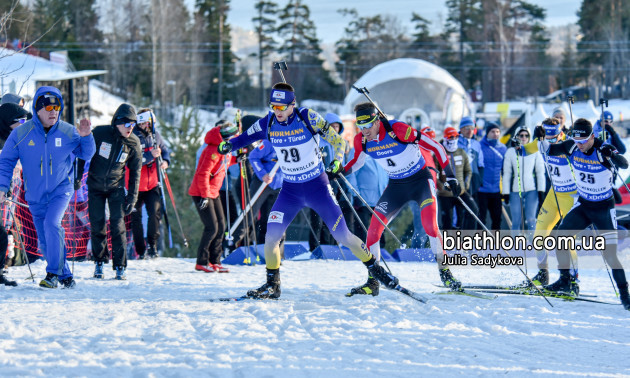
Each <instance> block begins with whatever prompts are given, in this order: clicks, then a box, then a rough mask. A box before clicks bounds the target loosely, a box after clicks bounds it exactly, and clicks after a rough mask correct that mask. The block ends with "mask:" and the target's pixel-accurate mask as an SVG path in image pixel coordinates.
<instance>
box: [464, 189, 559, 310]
mask: <svg viewBox="0 0 630 378" xmlns="http://www.w3.org/2000/svg"><path fill="white" fill-rule="evenodd" d="M455 198H457V199H458V200H459V202H460V203H461V204H462V206H464V209H466V210H468V212H469V213H470V215H472V216H473V218H475V220H476V221H477V223H479V224H480V225H481V227H483V229H484V230H485V231H486V232H487V233H488V234H490V230H488V227H486V225H485V224H483V222H482V221H481V220H480V219H479V218H478V217H477V215H476V214H475V213H474V212H473V211H472V210H471V209H470V207H468V205H466V202H464V200H463V199H461V198H460V197H459V196H456V197H455ZM503 252H505V254H506V255H508V257H512V256H511V255H510V253H509V252H507V251H503ZM516 267H517V268H518V270H520V271H521V273H523V275H524V276H525V278H527V282H528V283H529V285H530V286H533V287H534V288H535V289H536V291H538V293H539V294H540V295H541V296H542V297H543V298H545V301H547V303H549V306H551V307H553V305H552V304H551V302H549V299H547V297H546V296H545V294H544V293H543V292H542V291H541V290H540V289H539V288H538V286H536V285H534V283H533V282H532V280H531V278H529V276H528V275H527V273H525V272H524V271H523V269H521V267H520V266H519V265H516Z"/></svg>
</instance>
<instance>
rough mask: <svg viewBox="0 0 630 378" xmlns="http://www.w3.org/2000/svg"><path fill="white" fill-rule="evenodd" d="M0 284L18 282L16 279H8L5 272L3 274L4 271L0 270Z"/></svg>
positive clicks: (12, 284)
mask: <svg viewBox="0 0 630 378" xmlns="http://www.w3.org/2000/svg"><path fill="white" fill-rule="evenodd" d="M0 285H5V286H17V282H15V281H10V280H9V279H7V278H6V277H5V276H4V274H2V272H1V271H0Z"/></svg>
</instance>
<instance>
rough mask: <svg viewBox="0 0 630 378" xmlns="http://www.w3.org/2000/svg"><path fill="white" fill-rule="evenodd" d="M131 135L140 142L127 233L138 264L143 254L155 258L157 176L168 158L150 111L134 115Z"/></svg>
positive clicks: (159, 192)
mask: <svg viewBox="0 0 630 378" xmlns="http://www.w3.org/2000/svg"><path fill="white" fill-rule="evenodd" d="M133 133H134V135H135V136H137V137H138V140H139V141H140V148H141V150H142V169H141V171H140V187H139V189H138V201H137V202H136V206H135V209H134V210H133V212H132V213H131V229H132V231H133V244H134V246H135V247H136V253H137V254H138V259H140V260H142V259H144V258H145V253H146V255H147V257H149V258H156V257H158V253H157V248H156V245H157V241H158V239H159V238H160V220H161V219H162V210H161V209H162V206H161V205H162V195H163V193H162V190H161V188H160V186H159V185H160V177H159V175H160V172H158V169H161V170H165V169H166V168H168V166H169V164H170V162H171V159H170V158H169V155H170V154H169V151H168V147H166V144H164V141H163V140H162V136H160V133H158V132H157V131H156V130H155V115H154V114H153V111H152V110H151V109H148V108H144V109H140V111H139V112H138V127H135V128H134V129H133ZM160 159H161V160H160ZM158 162H159V163H158ZM158 164H159V167H158ZM143 204H144V205H145V206H146V209H147V215H148V218H149V219H148V222H147V233H146V234H147V240H146V244H147V245H145V240H144V227H143V225H142V205H143Z"/></svg>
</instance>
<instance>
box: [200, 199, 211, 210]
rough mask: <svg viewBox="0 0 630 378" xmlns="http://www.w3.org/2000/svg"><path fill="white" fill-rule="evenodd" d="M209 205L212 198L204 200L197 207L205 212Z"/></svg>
mask: <svg viewBox="0 0 630 378" xmlns="http://www.w3.org/2000/svg"><path fill="white" fill-rule="evenodd" d="M209 203H210V198H202V199H201V201H199V203H198V204H197V207H198V208H199V210H203V209H205V208H207V207H208V204H209Z"/></svg>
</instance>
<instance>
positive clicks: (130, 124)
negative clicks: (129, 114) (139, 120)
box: [121, 122, 136, 128]
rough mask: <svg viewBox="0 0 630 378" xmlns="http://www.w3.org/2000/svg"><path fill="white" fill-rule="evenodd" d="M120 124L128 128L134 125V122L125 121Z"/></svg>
mask: <svg viewBox="0 0 630 378" xmlns="http://www.w3.org/2000/svg"><path fill="white" fill-rule="evenodd" d="M121 125H123V126H125V127H126V128H130V127H134V126H136V123H135V122H127V123H121Z"/></svg>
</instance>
